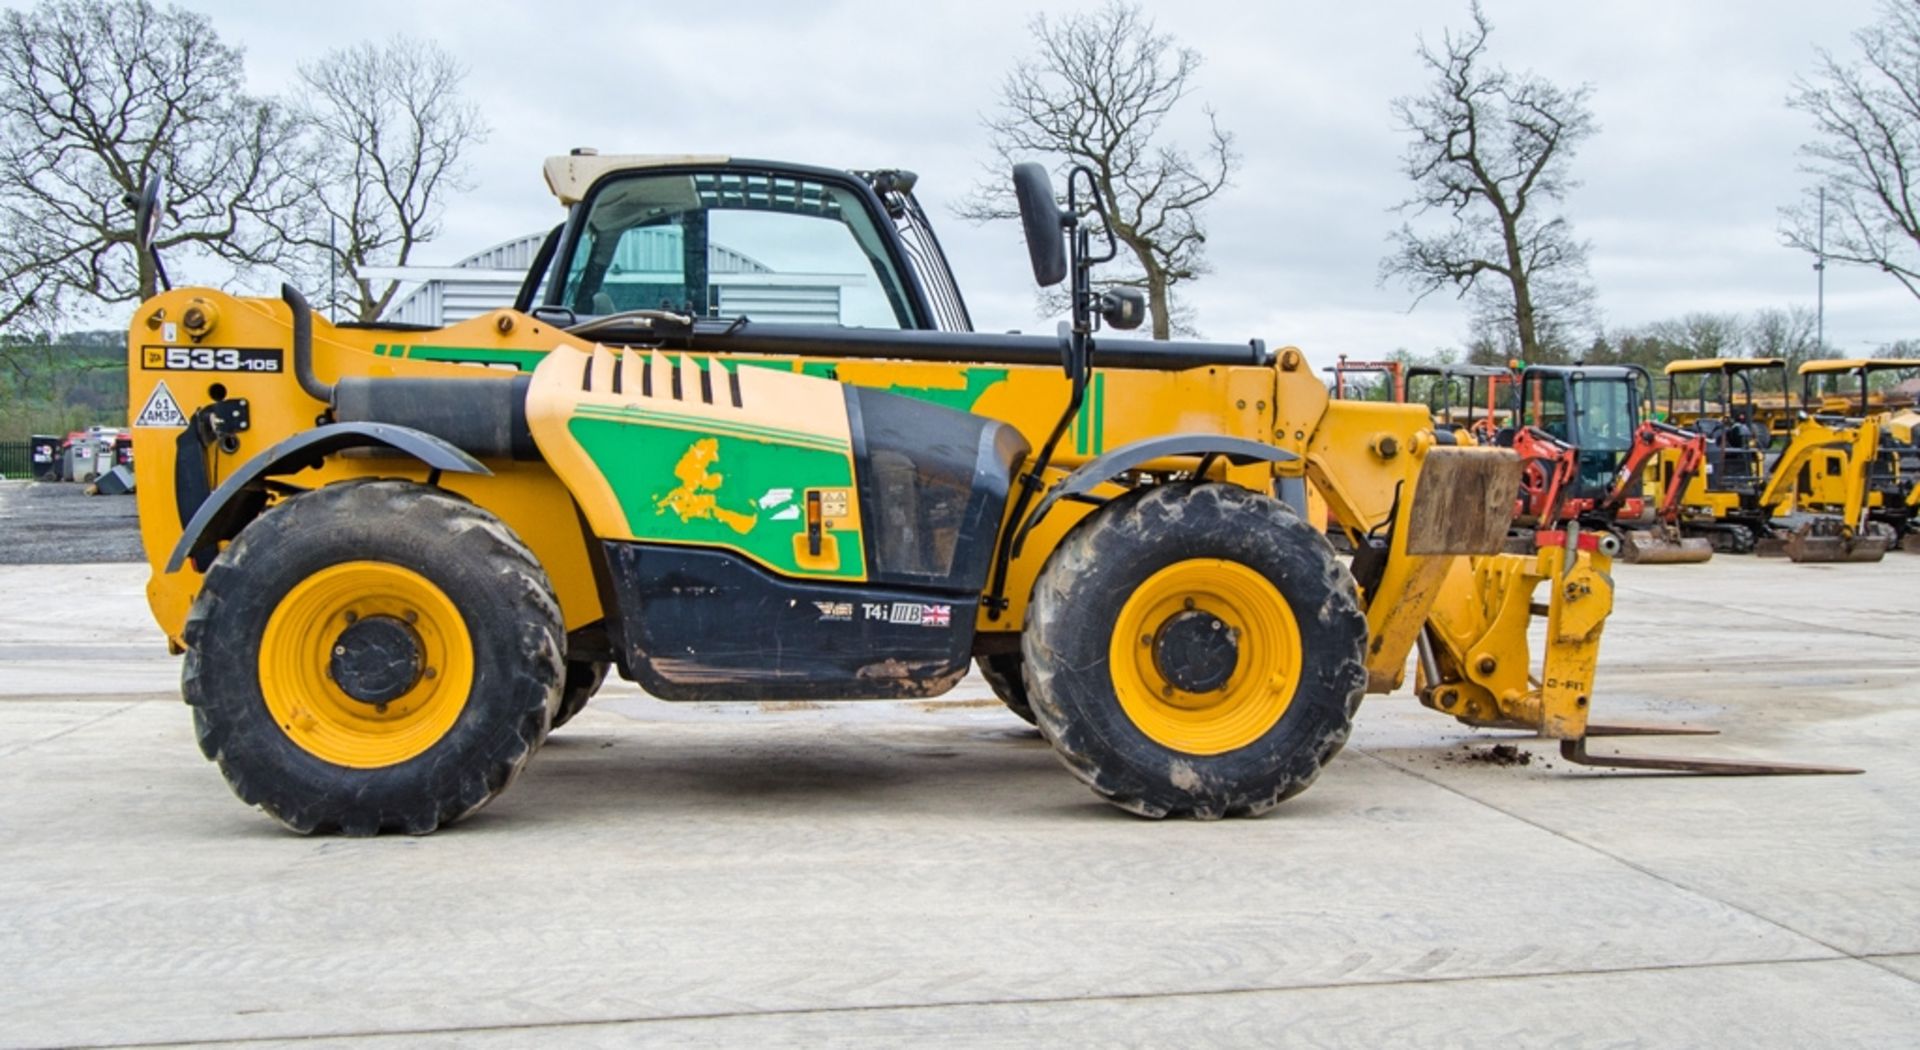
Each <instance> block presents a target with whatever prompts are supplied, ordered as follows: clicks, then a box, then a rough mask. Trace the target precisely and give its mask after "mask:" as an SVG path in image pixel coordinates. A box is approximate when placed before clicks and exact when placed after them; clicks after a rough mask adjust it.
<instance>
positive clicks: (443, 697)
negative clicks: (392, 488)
mask: <svg viewBox="0 0 1920 1050" xmlns="http://www.w3.org/2000/svg"><path fill="white" fill-rule="evenodd" d="M376 617H384V618H386V619H387V620H388V621H389V622H391V623H392V624H394V625H396V626H395V627H394V628H392V629H393V630H400V629H401V628H400V627H398V626H397V625H404V631H405V632H406V634H407V635H409V636H410V637H411V639H412V641H413V642H414V643H415V644H416V645H417V654H418V657H419V666H418V672H417V674H416V675H414V676H413V679H412V683H411V685H409V686H407V687H406V689H405V691H404V692H402V693H401V694H400V695H398V696H395V697H393V698H392V699H390V700H387V701H386V702H384V703H379V704H375V703H371V702H368V701H365V700H356V699H354V698H353V697H352V696H349V695H348V694H347V692H346V691H345V690H344V689H342V688H341V687H340V685H339V684H338V683H337V682H335V681H334V677H333V673H332V670H331V668H332V666H333V660H334V658H335V649H336V646H337V644H338V643H339V641H340V639H341V636H342V634H343V632H345V631H346V630H347V628H348V627H350V626H352V625H354V624H355V623H360V622H363V621H367V620H370V619H373V618H376ZM472 685H473V639H472V637H471V636H470V635H469V634H468V633H467V623H466V619H465V618H464V617H462V616H461V615H460V610H459V609H458V608H456V607H455V606H454V604H453V601H452V599H450V598H448V597H447V595H446V592H444V591H442V590H441V589H440V588H439V587H437V586H435V585H434V583H433V581H431V580H429V579H427V578H426V577H425V576H422V575H420V574H419V573H417V572H414V571H412V570H411V569H406V568H402V567H400V566H398V565H390V564H387V563H385V562H376V561H351V562H343V563H341V564H339V565H334V566H331V567H329V568H327V569H324V570H322V571H320V572H317V573H314V574H313V575H312V576H309V577H307V578H306V579H304V580H301V581H300V582H299V583H298V584H297V585H295V586H294V588H293V589H292V590H290V591H288V592H287V595H286V597H284V598H282V599H280V604H279V605H277V606H275V607H274V610H273V615H271V616H269V617H268V618H267V627H266V631H265V633H264V634H263V635H262V636H261V640H260V692H261V694H262V695H263V696H264V697H265V699H266V702H267V710H268V711H270V712H272V714H273V718H274V721H275V722H277V723H278V724H279V726H280V728H281V729H282V730H283V731H285V733H286V734H287V737H288V739H290V740H292V741H293V742H294V743H295V744H297V745H299V746H300V748H301V749H302V750H305V751H306V752H307V753H308V754H310V755H313V756H314V757H316V758H319V759H323V760H325V761H328V762H332V763H334V764H336V765H342V766H350V767H352V768H355V769H377V768H379V767H382V766H391V765H396V764H398V763H401V762H405V761H406V760H408V759H410V758H413V757H414V756H416V755H419V754H421V753H422V752H424V751H426V750H427V749H428V748H430V747H432V746H433V745H434V744H435V743H436V742H437V741H439V739H440V738H441V737H443V736H445V735H446V733H447V730H449V729H451V728H453V724H454V722H456V721H458V720H459V718H460V712H461V711H463V710H465V708H466V706H467V693H468V692H469V690H470V689H471V687H472Z"/></svg>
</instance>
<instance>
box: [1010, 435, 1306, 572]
mask: <svg viewBox="0 0 1920 1050" xmlns="http://www.w3.org/2000/svg"><path fill="white" fill-rule="evenodd" d="M1169 456H1202V457H1206V456H1219V457H1221V458H1223V459H1225V460H1226V461H1227V462H1229V463H1232V464H1233V465H1235V466H1246V465H1247V464H1249V463H1285V462H1288V461H1289V460H1295V459H1299V458H1300V457H1298V456H1296V455H1294V454H1293V453H1291V452H1288V451H1286V450H1285V449H1280V448H1275V447H1273V446H1272V445H1263V444H1261V443H1260V442H1258V441H1252V440H1249V439H1247V438H1237V437H1232V436H1229V435H1226V434H1173V435H1169V436H1167V437H1155V438H1147V439H1145V440H1144V441H1135V442H1132V443H1130V444H1126V445H1121V446H1120V447H1119V448H1116V449H1113V450H1112V451H1109V452H1106V453H1104V454H1102V455H1100V456H1096V457H1094V458H1093V459H1090V460H1088V461H1086V462H1085V463H1082V464H1080V466H1079V467H1077V468H1075V469H1074V471H1073V473H1071V474H1068V475H1067V476H1066V478H1065V479H1064V480H1062V481H1061V482H1060V483H1059V484H1058V485H1055V486H1054V487H1053V488H1051V489H1048V490H1047V494H1046V495H1045V496H1043V497H1041V499H1040V504H1039V506H1037V507H1035V508H1034V509H1033V513H1032V514H1031V515H1029V516H1028V517H1027V521H1026V523H1025V524H1024V525H1023V526H1022V527H1021V529H1020V535H1019V536H1018V537H1017V538H1015V540H1014V553H1016V554H1018V553H1019V550H1020V544H1021V543H1023V542H1025V540H1026V538H1027V533H1029V532H1031V531H1032V530H1033V527H1034V526H1035V525H1038V524H1039V523H1040V522H1041V521H1042V520H1043V519H1044V518H1046V516H1047V512H1048V511H1050V510H1052V509H1053V505H1054V504H1056V503H1058V502H1060V501H1061V500H1063V499H1073V498H1075V497H1078V496H1084V495H1086V494H1087V493H1089V492H1092V491H1093V490H1094V489H1095V488H1098V487H1099V486H1100V485H1102V484H1104V483H1105V482H1108V481H1112V480H1113V479H1114V478H1117V477H1119V476H1120V475H1122V474H1124V473H1126V472H1127V471H1129V470H1132V469H1134V468H1135V467H1138V466H1140V465H1141V464H1143V463H1150V462H1152V461H1153V460H1156V459H1164V458H1166V457H1169ZM1304 495H1305V494H1304V493H1301V494H1300V495H1299V497H1298V498H1300V499H1301V501H1302V505H1301V506H1300V507H1297V508H1296V509H1297V510H1302V511H1304Z"/></svg>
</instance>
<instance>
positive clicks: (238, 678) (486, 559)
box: [182, 481, 565, 835]
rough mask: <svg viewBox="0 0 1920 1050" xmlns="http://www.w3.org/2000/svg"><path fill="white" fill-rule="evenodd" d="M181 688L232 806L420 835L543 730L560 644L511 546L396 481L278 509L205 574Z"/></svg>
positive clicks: (532, 576)
mask: <svg viewBox="0 0 1920 1050" xmlns="http://www.w3.org/2000/svg"><path fill="white" fill-rule="evenodd" d="M185 635H186V642H187V658H186V664H185V670H184V677H183V681H182V690H183V692H184V694H185V696H186V700H187V703H189V704H190V705H192V707H193V711H194V722H195V726H196V728H197V729H198V731H199V737H200V748H201V750H202V751H203V752H204V753H205V754H206V756H207V757H208V758H210V759H212V760H214V761H215V762H217V763H219V766H220V771H221V773H223V774H224V775H225V776H226V778H227V783H228V784H229V785H230V786H231V787H232V788H233V791H234V793H235V794H236V795H238V796H240V798H241V799H242V800H243V801H246V802H248V803H251V804H253V805H257V806H259V807H261V808H262V809H264V810H266V811H267V813H268V814H270V815H271V816H273V817H274V818H275V819H277V820H279V821H280V822H281V823H282V824H285V825H286V826H287V827H289V828H291V829H293V830H295V831H299V832H303V833H304V832H314V831H340V832H343V833H346V834H349V835H372V834H376V833H378V832H380V831H383V830H396V831H404V832H408V833H410V834H425V833H427V832H430V831H432V830H434V829H435V828H437V827H439V826H440V825H442V824H448V823H452V822H453V821H456V820H459V819H460V818H462V817H464V816H467V815H468V814H470V813H472V812H474V811H475V810H477V809H479V808H480V807H481V806H483V805H485V804H486V803H487V802H489V801H490V800H492V799H493V798H494V797H495V796H496V795H498V794H499V793H500V792H501V791H502V790H504V789H505V788H506V786H507V785H508V784H509V783H510V782H511V781H512V780H513V778H514V777H515V776H516V775H517V774H518V773H519V771H520V769H521V768H522V767H523V766H524V765H525V764H526V762H527V759H528V758H529V757H531V755H532V754H533V752H534V750H535V749H536V748H538V747H539V745H540V742H541V740H542V739H543V738H544V737H545V736H546V732H547V728H548V725H549V723H550V721H551V719H552V717H553V710H554V705H555V703H556V701H557V699H558V695H559V688H560V683H561V675H562V653H563V652H564V650H565V634H564V631H563V629H562V623H561V618H560V610H559V606H558V605H557V603H556V602H555V600H554V596H553V590H552V587H551V585H550V584H549V583H548V581H547V577H546V574H545V573H544V572H542V571H541V569H540V566H539V564H538V562H537V561H536V560H535V559H534V556H533V554H532V552H530V551H529V550H528V549H527V548H526V546H525V545H523V544H522V543H521V542H520V541H519V540H518V539H517V538H516V537H515V536H514V535H513V534H512V533H511V532H510V531H509V530H508V529H507V528H506V526H505V525H503V524H502V523H501V522H500V520H499V519H498V518H496V517H494V516H493V515H492V514H489V513H488V512H487V511H485V510H482V509H480V508H479V507H476V506H474V505H473V504H471V503H468V502H466V501H465V500H462V499H460V498H458V497H456V496H453V495H450V494H448V493H445V492H442V491H440V490H438V489H434V488H429V487H427V486H423V485H418V484H415V483H412V482H405V481H354V482H346V483H343V484H338V485H330V486H327V487H325V488H321V489H316V490H314V491H312V492H307V493H303V494H300V495H297V496H294V497H292V498H290V499H288V500H286V501H284V502H282V503H281V504H279V505H278V506H276V507H274V508H273V509H271V510H269V511H268V512H267V513H266V514H264V515H262V516H261V517H260V518H259V519H257V520H255V521H254V522H253V523H251V524H249V525H248V526H247V527H246V528H245V529H243V530H242V531H241V533H240V535H239V536H238V537H236V538H235V539H234V541H233V542H232V543H231V544H229V545H228V546H227V548H226V549H225V550H224V551H222V552H221V553H220V556H219V557H218V558H216V559H215V560H214V563H213V565H212V567H211V568H210V569H209V570H208V572H207V578H206V581H205V583H204V584H203V586H202V588H201V591H200V594H199V596H198V597H197V598H196V599H195V601H194V605H193V608H192V610H191V612H190V613H189V615H188V619H187V625H186V631H185Z"/></svg>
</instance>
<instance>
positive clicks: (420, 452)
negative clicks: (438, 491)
mask: <svg viewBox="0 0 1920 1050" xmlns="http://www.w3.org/2000/svg"><path fill="white" fill-rule="evenodd" d="M349 448H389V449H392V450H393V451H395V452H399V453H401V454H403V455H407V456H411V457H413V458H414V459H417V460H419V461H420V462H421V463H424V464H426V465H427V466H428V467H429V468H431V469H433V470H436V471H446V472H449V473H454V474H482V475H486V474H491V473H493V472H492V471H490V470H488V469H487V468H486V467H485V466H484V465H482V464H481V462H480V461H479V460H477V459H474V458H473V457H472V456H469V455H467V454H466V453H465V452H462V451H460V449H458V448H456V447H454V446H453V445H452V444H449V443H448V442H446V441H444V440H442V439H440V438H437V437H435V436H433V435H432V434H428V433H426V432H424V431H420V430H414V429H412V428H410V427H402V426H395V425H393V424H391V423H331V424H328V425H326V426H320V427H315V428H313V429H312V430H303V431H301V432H300V433H298V434H295V435H294V436H292V437H290V438H288V439H286V440H285V441H282V442H280V443H279V444H277V445H274V446H273V447H272V448H269V449H267V450H266V451H265V452H262V453H260V454H259V455H257V456H255V457H253V458H252V459H250V460H248V461H247V462H246V463H245V464H244V465H243V466H241V468H240V469H239V470H237V471H234V473H233V475H232V476H231V477H229V478H227V480H226V481H224V482H222V483H221V484H220V487H219V488H217V489H215V490H214V491H213V494H212V495H210V496H208V497H207V498H206V500H205V501H204V502H202V503H201V504H200V506H199V508H198V509H197V510H195V511H194V512H193V517H192V518H191V519H190V520H189V521H188V522H187V524H186V528H185V529H184V530H183V531H182V532H181V533H180V540H179V542H177V543H175V544H174V545H173V553H172V555H170V556H169V557H168V558H167V568H166V571H167V572H177V571H179V569H180V566H182V565H184V564H186V561H187V558H188V557H192V558H193V559H194V564H195V565H196V566H200V567H204V566H205V564H206V563H208V562H211V561H212V560H213V544H215V543H217V542H219V541H220V540H230V539H232V538H233V537H234V536H236V535H238V534H239V532H240V528H241V526H243V525H245V524H246V523H247V522H249V521H251V520H253V518H254V517H255V516H256V515H258V514H259V513H260V510H261V508H262V507H264V506H265V505H266V500H267V492H266V489H265V487H264V486H262V485H261V484H260V481H261V479H263V478H268V477H277V476H280V475H283V474H295V473H298V472H300V471H302V470H306V469H307V468H309V467H316V466H319V465H320V464H321V463H322V462H323V461H324V460H325V459H326V458H327V457H328V456H331V455H333V454H334V453H336V452H340V451H342V450H344V449H349Z"/></svg>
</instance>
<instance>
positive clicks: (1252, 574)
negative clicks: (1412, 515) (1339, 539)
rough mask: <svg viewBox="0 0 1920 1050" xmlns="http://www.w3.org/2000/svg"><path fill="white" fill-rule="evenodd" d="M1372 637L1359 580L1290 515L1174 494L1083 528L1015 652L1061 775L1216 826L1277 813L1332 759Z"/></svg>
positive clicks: (1268, 504)
mask: <svg viewBox="0 0 1920 1050" xmlns="http://www.w3.org/2000/svg"><path fill="white" fill-rule="evenodd" d="M1366 639H1367V627H1366V619H1365V617H1363V616H1362V615H1361V613H1360V610H1359V605H1358V598H1357V592H1356V590H1355V587H1354V582H1353V578H1352V576H1350V575H1349V574H1348V572H1347V570H1346V568H1345V567H1344V566H1342V565H1341V564H1340V563H1339V562H1338V561H1336V560H1335V559H1334V556H1333V551H1332V548H1331V547H1329V546H1328V544H1327V541H1326V538H1325V537H1324V536H1321V535H1320V534H1319V533H1318V532H1317V531H1315V530H1314V529H1313V528H1312V527H1310V526H1308V525H1307V524H1306V523H1304V522H1302V521H1301V520H1300V519H1299V518H1298V517H1296V516H1295V515H1294V513H1293V511H1291V510H1290V509H1288V508H1287V506H1286V505H1285V504H1283V503H1281V502H1279V501H1278V500H1275V499H1273V498H1271V497H1268V496H1264V495H1261V494H1258V493H1255V492H1250V491H1248V490H1246V489H1242V488H1238V487H1235V486H1230V485H1220V484H1176V485H1164V486H1160V487H1158V488H1153V489H1149V490H1146V491H1145V492H1142V493H1138V494H1135V495H1131V496H1128V497H1125V498H1122V499H1120V500H1116V501H1115V502H1113V503H1110V504H1108V505H1107V506H1105V507H1102V508H1101V509H1100V510H1099V511H1096V512H1095V513H1094V514H1092V515H1090V516H1089V517H1088V518H1087V519H1086V520H1085V521H1083V522H1081V523H1080V524H1079V525H1078V526H1076V527H1075V529H1074V531H1073V532H1071V533H1070V534H1069V535H1068V536H1067V538H1066V540H1065V541H1064V542H1062V543H1061V545H1060V547H1059V548H1058V549H1056V550H1055V551H1054V552H1053V554H1052V555H1051V557H1049V558H1048V560H1047V564H1046V566H1045V567H1044V568H1043V569H1042V570H1041V573H1040V577H1039V579H1038V580H1037V581H1036V583H1035V587H1034V594H1033V599H1032V602H1031V604H1030V605H1029V606H1028V612H1027V627H1026V633H1025V634H1024V636H1023V638H1022V649H1023V652H1024V654H1025V657H1026V684H1027V688H1028V693H1029V696H1030V698H1031V700H1032V703H1033V709H1034V713H1035V714H1036V715H1037V716H1038V718H1039V725H1040V728H1041V731H1042V732H1044V733H1045V734H1046V736H1047V739H1048V740H1049V741H1051V742H1052V744H1053V746H1054V749H1055V751H1056V752H1057V753H1058V754H1059V755H1060V757H1061V759H1062V760H1063V761H1064V762H1065V763H1066V765H1067V768H1069V769H1071V770H1072V771H1073V772H1074V773H1075V774H1076V775H1077V776H1079V777H1080V779H1081V780H1083V781H1085V782H1086V783H1087V784H1088V785H1089V786H1091V787H1092V788H1093V790H1094V791H1095V792H1097V793H1099V794H1100V795H1101V796H1103V797H1104V798H1106V799H1107V800H1108V801H1110V802H1112V803H1114V804H1115V805H1117V806H1120V807H1121V808H1122V809H1126V810H1128V811H1130V812H1133V813H1138V814H1140V815H1142V816H1149V817H1163V816H1182V815H1184V816H1194V817H1200V818H1216V817H1223V816H1238V815H1252V814H1258V813H1261V812H1264V811H1266V810H1268V809H1271V808H1272V807H1273V806H1275V805H1277V804H1279V803H1280V802H1282V801H1284V800H1285V799H1287V798H1289V797H1291V796H1293V795H1296V794H1298V793H1299V792H1301V791H1303V790H1305V789H1306V788H1307V786H1308V785H1309V784H1311V783H1312V782H1313V779H1314V778H1315V777H1316V776H1318V775H1319V773H1320V770H1321V768H1322V767H1323V766H1324V765H1325V764H1326V762H1327V761H1328V760H1330V759H1331V758H1332V757H1333V756H1334V754H1336V753H1337V752H1338V751H1339V750H1340V748H1341V746H1342V745H1344V744H1345V742H1346V739H1347V733H1348V731H1349V729H1350V728H1351V725H1352V719H1353V712H1354V711H1355V710H1356V709H1357V708H1358V706H1359V703H1360V697H1361V695H1362V693H1363V692H1364V690H1365V684H1366V671H1365V663H1364V661H1365V654H1366Z"/></svg>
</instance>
